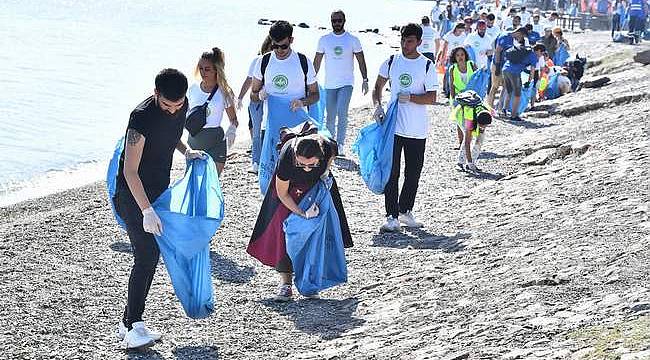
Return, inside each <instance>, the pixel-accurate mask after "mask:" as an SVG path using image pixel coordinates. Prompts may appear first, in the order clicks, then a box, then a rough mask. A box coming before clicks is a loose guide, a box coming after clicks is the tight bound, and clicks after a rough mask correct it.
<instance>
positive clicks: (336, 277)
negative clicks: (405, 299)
mask: <svg viewBox="0 0 650 360" xmlns="http://www.w3.org/2000/svg"><path fill="white" fill-rule="evenodd" d="M326 181H328V182H331V181H332V180H331V178H330V179H327V180H326ZM330 186H331V185H330ZM313 203H317V204H318V207H319V210H320V212H319V214H318V216H316V217H314V218H311V219H305V218H303V217H302V216H298V215H295V214H291V215H289V217H288V218H287V219H286V220H285V221H284V232H285V239H286V245H287V246H286V248H287V254H288V255H289V258H290V259H291V264H292V267H293V272H294V276H295V280H294V283H295V284H296V288H297V289H298V291H299V292H300V293H301V294H303V295H312V294H316V293H318V292H319V291H322V290H324V289H327V288H330V287H332V286H335V285H338V284H341V283H344V282H347V280H348V271H347V265H346V263H345V252H344V250H343V236H342V234H341V226H340V222H339V216H338V214H337V212H336V209H335V208H334V203H333V202H332V195H331V193H330V190H329V187H328V185H327V184H326V182H325V181H318V183H316V185H314V186H313V187H312V188H311V189H310V190H309V191H308V192H307V194H305V196H304V197H303V199H302V201H301V202H300V205H299V206H300V207H301V208H302V209H303V210H307V209H308V208H309V207H310V206H311V205H312V204H313Z"/></svg>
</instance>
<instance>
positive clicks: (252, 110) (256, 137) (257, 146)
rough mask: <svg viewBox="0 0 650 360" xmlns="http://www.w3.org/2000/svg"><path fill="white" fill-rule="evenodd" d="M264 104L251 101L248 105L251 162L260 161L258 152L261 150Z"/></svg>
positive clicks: (257, 162) (256, 162)
mask: <svg viewBox="0 0 650 360" xmlns="http://www.w3.org/2000/svg"><path fill="white" fill-rule="evenodd" d="M263 105H264V104H263V103H262V102H261V101H260V102H253V101H251V103H250V104H249V105H248V116H249V118H250V120H251V123H252V125H253V126H252V132H253V139H252V142H253V146H252V149H251V158H252V160H253V163H255V164H259V163H260V154H261V152H262V118H263V117H264V106H263Z"/></svg>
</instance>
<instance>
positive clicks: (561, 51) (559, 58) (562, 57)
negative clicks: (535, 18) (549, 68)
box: [553, 44, 570, 66]
mask: <svg viewBox="0 0 650 360" xmlns="http://www.w3.org/2000/svg"><path fill="white" fill-rule="evenodd" d="M569 56H570V55H569V51H568V50H567V49H566V46H565V45H564V44H560V45H559V46H558V47H557V50H555V54H554V55H553V65H556V66H564V64H566V61H567V59H568V58H569Z"/></svg>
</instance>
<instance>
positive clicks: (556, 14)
mask: <svg viewBox="0 0 650 360" xmlns="http://www.w3.org/2000/svg"><path fill="white" fill-rule="evenodd" d="M551 16H557V17H560V15H558V13H557V12H555V11H553V12H552V13H551Z"/></svg>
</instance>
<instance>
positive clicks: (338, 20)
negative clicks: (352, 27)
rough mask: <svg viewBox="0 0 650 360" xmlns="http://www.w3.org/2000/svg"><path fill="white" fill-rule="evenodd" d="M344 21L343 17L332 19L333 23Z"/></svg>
mask: <svg viewBox="0 0 650 360" xmlns="http://www.w3.org/2000/svg"><path fill="white" fill-rule="evenodd" d="M343 21H344V20H343V19H332V24H336V23H339V24H342V23H343Z"/></svg>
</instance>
